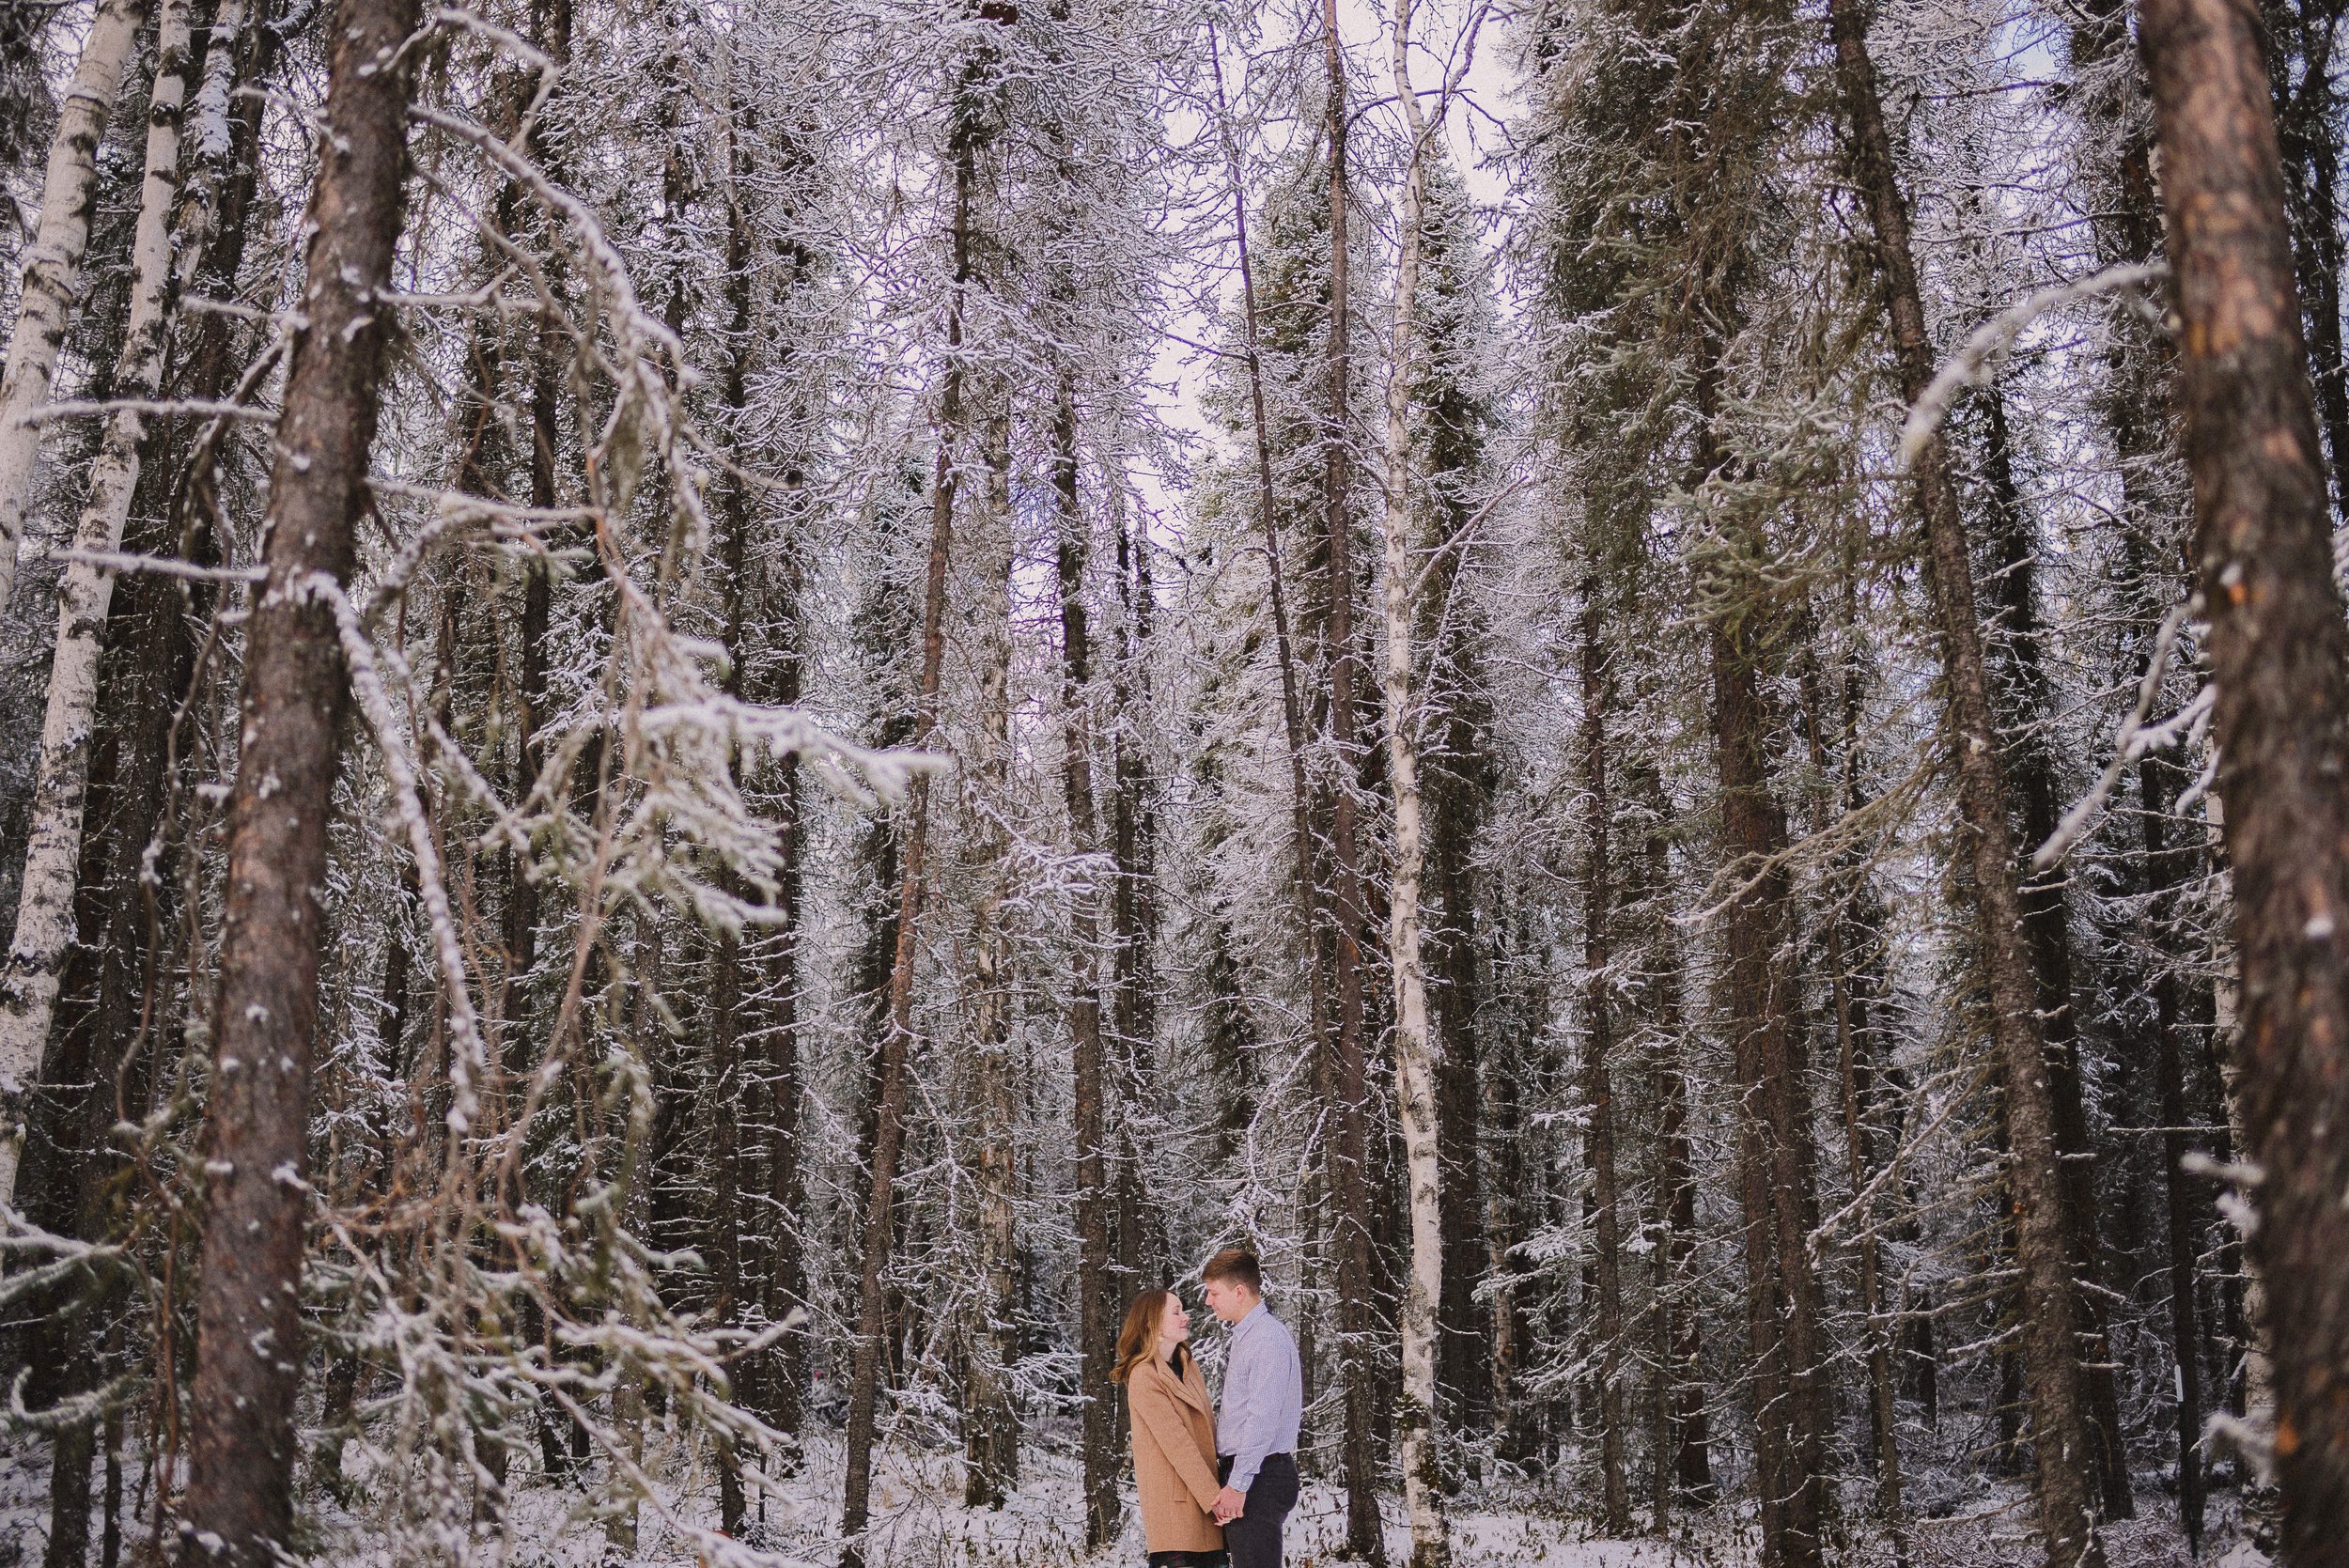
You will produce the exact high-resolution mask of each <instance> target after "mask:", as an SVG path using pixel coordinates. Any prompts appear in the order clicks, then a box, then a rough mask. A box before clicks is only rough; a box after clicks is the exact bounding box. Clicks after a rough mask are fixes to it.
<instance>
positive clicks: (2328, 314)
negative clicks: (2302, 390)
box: [2263, 0, 2349, 516]
mask: <svg viewBox="0 0 2349 1568" xmlns="http://www.w3.org/2000/svg"><path fill="white" fill-rule="evenodd" d="M2263 9H2264V11H2265V13H2266V19H2267V23H2268V44H2269V48H2268V76H2269V80H2270V84H2271V89H2272V91H2273V93H2274V95H2275V100H2276V135H2277V142H2278V150H2279V153H2280V155H2281V159H2282V163H2283V173H2284V211H2285V213H2286V215H2287V217H2288V218H2289V219H2290V221H2291V225H2292V256H2293V272H2294V273H2295V281H2296V282H2297V284H2298V286H2299V289H2300V303H2301V305H2302V307H2303V308H2304V309H2305V311H2306V312H2307V321H2308V351H2309V369H2310V375H2311V377H2312V378H2313V380H2314V385H2315V392H2316V412H2317V420H2318V423H2319V424H2320V425H2321V426H2322V427H2323V428H2324V432H2325V444H2326V449H2327V450H2328V452H2329V453H2330V455H2331V458H2332V471H2333V493H2334V495H2335V496H2336V497H2338V498H2339V505H2340V506H2341V513H2342V515H2344V516H2349V365H2344V364H2343V362H2342V358H2341V264H2342V261H2343V259H2344V257H2343V254H2342V253H2343V246H2342V240H2341V147H2340V146H2339V142H2338V133H2337V132H2336V131H2335V129H2334V128H2335V126H2336V124H2337V123H2338V121H2339V119H2340V115H2341V101H2340V99H2339V97H2338V96H2337V95H2336V94H2335V93H2334V91H2333V69H2332V56H2333V45H2334V41H2335V39H2337V38H2338V37H2339V32H2340V27H2341V5H2340V0H2269V3H2268V4H2266V5H2265V6H2264V7H2263ZM2295 63H2296V64H2297V65H2298V67H2299V80H2298V81H2297V82H2296V83H2295V81H2294V80H2293V79H2292V77H2293V70H2292V68H2293V66H2294V65H2295Z"/></svg>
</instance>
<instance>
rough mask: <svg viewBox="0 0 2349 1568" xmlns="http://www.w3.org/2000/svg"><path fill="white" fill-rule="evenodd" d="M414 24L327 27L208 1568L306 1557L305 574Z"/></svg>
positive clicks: (238, 1104) (193, 1536)
mask: <svg viewBox="0 0 2349 1568" xmlns="http://www.w3.org/2000/svg"><path fill="white" fill-rule="evenodd" d="M417 21H418V8H417V5H416V3H415V0H345V3H344V4H343V5H342V6H341V8H340V10H339V13H338V16H337V20H336V23H335V26H334V33H333V54H332V61H333V64H332V71H331V75H330V77H329V80H328V86H327V101H326V125H327V134H326V135H325V137H324V138H323V139H322V140H321V143H320V164H319V176H318V184H317V186H316V189H315V190H314V192H313V194H312V197H311V203H310V219H309V225H310V240H309V244H308V250H307V254H306V256H305V258H304V273H305V279H306V281H305V283H304V287H303V303H302V309H303V316H304V317H305V318H306V319H307V325H306V327H305V328H304V329H303V331H302V333H301V335H300V336H299V338H298V339H297V341H296V343H295V345H294V349H293V360H292V367H291V370H290V372H289V374H288V382H287V389H286V395H285V403H284V411H283V413H282V415H281V416H280V419H279V424H278V442H279V455H278V458H277V462H276V466H275V470H274V473H273V474H272V480H271V486H270V511H269V526H268V539H269V547H268V551H267V561H266V566H267V573H268V575H267V577H266V579H265V581H264V582H263V583H262V585H261V587H260V589H259V591H258V592H257V595H256V598H255V601H254V607H253V614H252V620H251V623H250V632H249V641H248V644H247V652H246V661H245V685H244V696H243V700H242V705H241V731H242V737H243V743H242V746H241V754H240V756H239V759H238V768H237V780H236V784H235V786H234V789H233V791H232V792H231V794H230V797H229V808H228V809H229V840H228V871H227V876H226V889H227V905H226V912H225V919H224V923H223V928H222V938H221V958H220V983H219V986H220V988H219V998H218V1013H217V1017H216V1021H215V1023H214V1026H213V1028H214V1035H213V1038H214V1047H213V1050H214V1061H213V1073H212V1083H211V1094H212V1099H211V1105H210V1114H209V1120H208V1125H207V1128H206V1135H205V1158H206V1169H207V1172H208V1175H209V1179H208V1181H207V1183H206V1190H205V1204H204V1208H205V1220H204V1241H203V1250H202V1270H203V1273H202V1284H201V1286H200V1289H199V1294H198V1296H197V1305H196V1315H197V1335H196V1353H195V1374H194V1385H193V1389H192V1394H193V1397H192V1399H191V1402H190V1422H191V1429H190V1440H189V1458H190V1468H189V1483H188V1492H187V1498H186V1503H185V1507H184V1515H183V1516H184V1518H185V1520H186V1528H187V1530H188V1532H189V1533H188V1535H187V1537H186V1549H187V1550H188V1552H189V1553H190V1555H191V1556H192V1558H193V1560H198V1561H206V1560H209V1561H213V1562H220V1563H226V1564H231V1565H235V1568H263V1565H265V1564H270V1563H273V1562H274V1561H275V1560H276V1559H277V1555H278V1554H279V1553H280V1552H281V1551H291V1550H293V1549H294V1543H293V1541H292V1540H291V1537H290V1529H291V1525H292V1504H293V1498H292V1479H293V1464H294V1458H295V1441H294V1431H293V1402H294V1394H295V1390H296V1389H297V1388H298V1386H299V1383H300V1378H301V1355H302V1350H301V1345H302V1320H301V1311H300V1309H301V1296H300V1285H301V1277H302V1256H303V1217H304V1210H305V1207H306V1204H307V1196H306V1191H305V1188H304V1186H303V1179H302V1174H303V1170H304V1169H305V1168H306V1166H307V1163H308V1161H307V1148H306V1144H307V1139H308V1130H309V1128H308V1117H309V1102H310V1063H311V1060H312V1052H313V1048H314V1046H315V1042H316V1035H317V1032H318V1022H319V1019H318V1003H319V998H318V976H319V944H320V941H321V939H322V938H323V936H324V932H323V930H322V921H323V918H324V910H323V908H321V907H320V903H319V894H320V893H321V891H322V890H323V889H324V887H325V885H326V879H327V878H326V842H327V825H328V818H329V816H330V815H331V813H332V809H333V795H334V774H335V768H336V763H337V758H338V753H339V751H340V744H339V741H340V733H339V732H340V728H341V724H342V719H343V710H344V703H345V688H344V673H343V663H342V656H341V652H340V650H339V648H338V646H337V634H336V630H335V625H334V612H333V610H332V609H331V608H330V607H329V605H328V604H326V603H325V602H322V600H321V597H320V594H319V591H317V590H315V589H313V588H312V587H311V583H312V582H313V581H314V580H315V579H317V578H319V577H324V578H325V579H327V580H328V581H329V582H333V583H334V584H336V585H337V586H338V587H339V585H340V584H342V583H344V582H348V581H349V579H350V572H351V567H352V564H353V558H354V555H355V551H356V525H357V520H358V517H359V514H360V511H361V509H362V508H363V507H364V505H366V498H365V485H366V466H367V449H368V447H369V445H370V444H371V443H372V442H373V441H374V437H375V423H376V411H377V403H378V393H379V382H380V379H381V366H382V356H383V345H384V342H385V340H386V338H387V337H388V335H389V333H390V328H391V320H390V315H391V312H390V309H389V307H388V306H387V305H385V304H383V303H381V302H380V301H379V300H378V298H377V296H378V294H379V293H381V292H382V291H384V290H385V289H386V288H387V287H388V285H389V282H390V278H391V264H392V253H393V248H394V246H395V244H396V243H397V239H398V235H399V230H400V225H401V222H402V217H403V213H402V206H401V180H402V176H403V174H404V171H405V167H406V140H405V134H404V132H405V125H404V120H405V116H406V114H407V109H408V101H409V94H410V91H411V85H412V75H411V66H410V61H409V59H408V58H407V57H405V56H401V57H399V58H398V59H397V63H394V61H395V56H396V54H397V51H398V50H399V46H400V43H401V41H402V40H403V39H406V38H407V37H408V35H409V34H411V33H412V32H413V31H414V30H415V27H416V24H417ZM215 1541H217V1542H218V1543H219V1545H217V1546H216V1547H215V1546H214V1545H212V1543H213V1542H215Z"/></svg>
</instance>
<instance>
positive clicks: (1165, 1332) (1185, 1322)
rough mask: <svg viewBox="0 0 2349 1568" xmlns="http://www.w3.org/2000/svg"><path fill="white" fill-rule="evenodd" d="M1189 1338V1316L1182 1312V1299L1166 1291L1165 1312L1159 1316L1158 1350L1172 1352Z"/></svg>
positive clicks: (1187, 1313)
mask: <svg viewBox="0 0 2349 1568" xmlns="http://www.w3.org/2000/svg"><path fill="white" fill-rule="evenodd" d="M1188 1339H1190V1313H1189V1312H1185V1311H1183V1298H1182V1297H1181V1296H1177V1295H1175V1293H1174V1292H1173V1291H1168V1292H1167V1293H1166V1310H1165V1311H1164V1312H1160V1313H1159V1349H1161V1350H1172V1349H1174V1348H1175V1346H1176V1345H1178V1344H1181V1343H1183V1342H1184V1341H1186V1340H1188Z"/></svg>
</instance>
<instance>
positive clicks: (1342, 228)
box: [1321, 0, 1386, 1564]
mask: <svg viewBox="0 0 2349 1568" xmlns="http://www.w3.org/2000/svg"><path fill="white" fill-rule="evenodd" d="M1321 23H1322V47H1323V54H1324V59H1325V62H1326V64H1327V66H1328V87H1327V102H1326V104H1325V112H1326V122H1325V125H1324V129H1323V134H1324V135H1325V137H1326V138H1327V140H1328V143H1329V150H1330V338H1329V375H1330V398H1329V409H1328V411H1327V416H1326V417H1327V421H1328V424H1327V427H1326V428H1325V429H1324V430H1323V432H1322V442H1323V451H1324V454H1325V456H1324V466H1323V470H1322V487H1323V488H1322V506H1323V529H1324V534H1325V537H1324V550H1325V567H1326V568H1327V577H1326V579H1325V582H1326V584H1327V589H1326V592H1327V598H1328V602H1327V604H1326V605H1325V606H1324V611H1323V613H1324V616H1325V623H1324V624H1325V631H1326V634H1327V636H1328V639H1329V657H1330V740H1331V742H1332V743H1333V746H1334V749H1335V751H1336V753H1337V765H1336V776H1335V777H1334V778H1333V779H1332V780H1331V781H1330V869H1331V874H1332V879H1333V881H1334V883H1335V885H1334V887H1333V888H1332V889H1331V896H1330V920H1331V924H1332V926H1333V929H1332V931H1331V939H1332V942H1333V945H1334V948H1335V956H1334V961H1333V967H1332V972H1333V973H1334V974H1335V976H1336V979H1337V1020H1336V1021H1337V1030H1336V1037H1335V1040H1334V1042H1333V1044H1334V1046H1335V1049H1334V1051H1333V1052H1332V1057H1333V1060H1332V1061H1331V1063H1330V1094H1331V1097H1332V1100H1333V1103H1332V1105H1331V1107H1330V1110H1331V1111H1332V1113H1333V1119H1334V1121H1335V1123H1336V1130H1335V1135H1334V1136H1333V1137H1332V1138H1331V1139H1330V1189H1331V1193H1332V1196H1334V1197H1335V1199H1336V1200H1337V1214H1336V1239H1337V1244H1338V1247H1337V1250H1338V1267H1339V1269H1340V1271H1341V1273H1342V1277H1343V1278H1344V1279H1345V1280H1346V1281H1348V1284H1349V1288H1346V1289H1341V1290H1340V1291H1339V1292H1338V1338H1339V1346H1338V1350H1339V1362H1340V1365H1341V1366H1342V1368H1343V1370H1344V1382H1345V1405H1346V1433H1345V1446H1344V1450H1343V1453H1344V1459H1345V1470H1346V1552H1347V1553H1348V1554H1349V1555H1351V1556H1354V1557H1357V1558H1360V1559H1361V1560H1365V1561H1369V1562H1375V1563H1380V1564H1383V1563H1384V1562H1385V1561H1386V1542H1385V1537H1384V1535H1383V1533H1382V1531H1381V1530H1380V1528H1379V1524H1378V1491H1377V1483H1378V1477H1377V1455H1376V1454H1375V1452H1373V1448H1372V1432H1371V1423H1372V1405H1373V1401H1374V1394H1375V1390H1374V1388H1373V1383H1374V1374H1373V1368H1372V1364H1371V1347H1370V1335H1371V1332H1372V1313H1371V1302H1370V1299H1369V1291H1370V1288H1371V1281H1373V1279H1374V1278H1375V1276H1374V1273H1373V1268H1372V1245H1371V1233H1370V1226H1371V1211H1370V1178H1369V1171H1368V1168H1367V1165H1366V1159H1367V1156H1368V1147H1369V1139H1368V1134H1367V1131H1366V1127H1365V1124H1366V1123H1367V1122H1368V1120H1369V1116H1368V1112H1367V1109H1366V1107H1365V1105H1364V1095H1365V1092H1366V1090H1365V1084H1364V1078H1365V1072H1366V1068H1365V1059H1364V1055H1363V1051H1364V1048H1363V1043H1362V1028H1363V1018H1362V932H1363V930H1364V928H1365V926H1366V924H1367V922H1368V920H1369V918H1370V915H1369V908H1368V906H1367V905H1366V904H1365V903H1364V901H1363V896H1362V874H1361V852H1360V848H1359V846H1358V845H1357V843H1356V838H1355V834H1356V813H1355V803H1354V771H1355V768H1357V766H1358V765H1359V761H1360V759H1359V756H1358V752H1357V741H1356V736H1355V724H1356V718H1357V715H1356V711H1355V695H1354V683H1355V676H1356V673H1357V670H1356V666H1357V663H1358V660H1359V654H1358V650H1357V649H1356V647H1355V645H1354V644H1355V641H1356V638H1355V632H1354V586H1355V585H1354V563H1353V551H1352V550H1351V548H1350V546H1351V543H1352V536H1353V528H1354V508H1353V495H1352V491H1353V463H1352V461H1351V458H1350V453H1351V442H1352V440H1353V418H1352V414H1351V413H1350V411H1349V409H1348V396H1347V393H1348V380H1349V378H1350V377H1351V376H1352V375H1353V361H1352V355H1351V351H1350V349H1348V346H1347V345H1348V339H1349V335H1350V320H1351V317H1352V315H1353V312H1352V309H1351V303H1350V300H1349V297H1348V293H1347V289H1348V287H1349V285H1348V282H1347V278H1348V273H1349V271H1350V269H1349V266H1348V262H1349V260H1350V256H1349V254H1348V241H1347V239H1346V234H1347V227H1348V220H1349V219H1350V217H1351V215H1352V207H1353V199H1352V197H1351V196H1350V195H1349V194H1348V192H1347V186H1346V132H1347V129H1348V120H1347V109H1346V49H1345V43H1344V40H1343V39H1342V36H1341V35H1340V32H1339V28H1338V13H1337V0H1322V12H1321Z"/></svg>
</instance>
